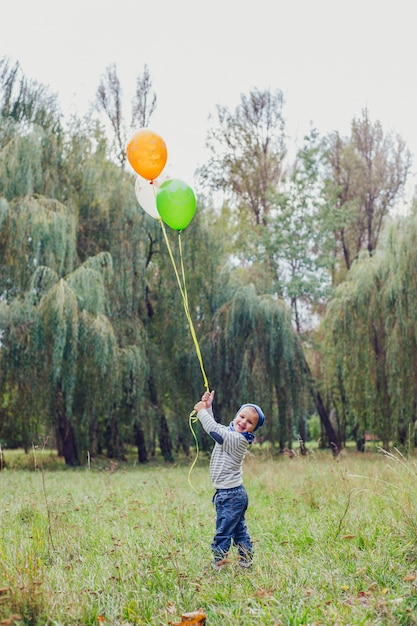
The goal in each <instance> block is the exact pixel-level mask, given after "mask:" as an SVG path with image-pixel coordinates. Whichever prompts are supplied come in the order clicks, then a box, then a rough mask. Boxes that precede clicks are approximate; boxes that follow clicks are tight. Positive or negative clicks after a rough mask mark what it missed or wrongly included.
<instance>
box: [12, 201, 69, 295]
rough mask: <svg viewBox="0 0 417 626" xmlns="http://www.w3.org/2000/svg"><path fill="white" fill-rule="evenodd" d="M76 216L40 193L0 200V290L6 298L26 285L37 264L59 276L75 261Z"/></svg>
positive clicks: (66, 271)
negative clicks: (0, 243) (39, 194)
mask: <svg viewBox="0 0 417 626" xmlns="http://www.w3.org/2000/svg"><path fill="white" fill-rule="evenodd" d="M76 224H77V220H76V216H75V215H74V212H73V211H71V210H68V208H67V207H66V206H64V205H63V204H61V203H60V202H57V201H56V200H51V199H48V198H44V197H42V196H40V197H35V196H25V197H23V198H16V199H15V200H12V201H11V202H7V201H6V200H4V199H3V201H2V202H0V229H1V242H2V245H1V247H0V267H1V270H2V271H1V274H0V292H1V293H2V294H3V297H6V298H10V297H13V296H15V295H19V294H21V293H23V292H25V291H26V290H27V289H28V286H29V283H30V280H31V276H32V274H33V272H34V271H35V270H36V268H37V267H40V266H47V267H49V268H51V269H52V270H54V271H55V272H56V273H57V274H58V275H59V276H63V275H64V274H65V273H68V272H70V271H72V269H73V268H74V267H75V265H76V260H77V257H76V245H75V244H76Z"/></svg>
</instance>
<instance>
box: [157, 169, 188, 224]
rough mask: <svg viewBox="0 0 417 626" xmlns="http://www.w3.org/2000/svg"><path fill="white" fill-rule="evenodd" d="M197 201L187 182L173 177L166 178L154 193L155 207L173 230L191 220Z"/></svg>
mask: <svg viewBox="0 0 417 626" xmlns="http://www.w3.org/2000/svg"><path fill="white" fill-rule="evenodd" d="M196 206H197V202H196V199H195V195H194V191H193V190H192V189H191V187H190V186H189V185H187V183H184V181H182V180H179V179H178V178H173V179H171V180H166V181H165V182H163V183H162V185H161V186H160V187H159V189H158V192H157V194H156V208H157V209H158V213H159V215H160V216H161V218H162V220H163V221H164V222H165V224H167V225H168V226H169V227H170V228H173V229H174V230H184V228H186V227H187V226H188V224H189V223H190V222H191V220H192V219H193V217H194V214H195V211H196Z"/></svg>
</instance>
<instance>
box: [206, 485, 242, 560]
mask: <svg viewBox="0 0 417 626" xmlns="http://www.w3.org/2000/svg"><path fill="white" fill-rule="evenodd" d="M213 502H214V505H215V507H216V514H217V518H216V534H215V536H214V539H213V542H212V544H211V549H212V551H213V555H214V560H215V561H220V560H221V559H224V558H225V556H226V555H227V553H228V551H229V548H230V544H231V543H232V540H233V544H234V545H235V546H237V549H238V552H239V554H240V556H241V558H242V559H244V560H249V559H251V557H252V542H251V540H250V536H249V533H248V529H247V527H246V521H245V513H246V510H247V508H248V494H247V493H246V489H245V488H244V486H243V485H240V486H239V487H233V488H232V489H218V490H217V491H216V493H215V494H214V497H213Z"/></svg>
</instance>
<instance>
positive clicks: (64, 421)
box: [55, 388, 80, 467]
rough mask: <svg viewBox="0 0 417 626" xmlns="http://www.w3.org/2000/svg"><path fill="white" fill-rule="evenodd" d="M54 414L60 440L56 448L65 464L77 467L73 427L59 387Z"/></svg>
mask: <svg viewBox="0 0 417 626" xmlns="http://www.w3.org/2000/svg"><path fill="white" fill-rule="evenodd" d="M55 414H56V417H57V424H58V429H57V430H58V438H59V441H60V445H59V446H58V449H60V450H62V455H63V457H64V460H65V464H66V465H70V466H72V467H77V466H78V465H80V460H79V458H78V452H77V444H76V441H75V433H74V428H73V426H72V424H71V422H70V421H69V419H68V417H67V414H66V412H65V402H64V394H63V392H62V390H61V389H60V388H59V389H58V391H57V393H56V397H55Z"/></svg>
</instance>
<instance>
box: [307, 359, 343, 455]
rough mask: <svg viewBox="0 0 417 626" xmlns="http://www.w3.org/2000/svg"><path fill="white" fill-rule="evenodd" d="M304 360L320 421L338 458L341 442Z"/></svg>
mask: <svg viewBox="0 0 417 626" xmlns="http://www.w3.org/2000/svg"><path fill="white" fill-rule="evenodd" d="M303 360H304V371H305V373H306V374H307V376H308V379H309V381H310V392H311V395H312V396H313V399H314V403H315V405H316V408H317V412H318V414H319V417H320V421H321V423H322V424H323V426H324V429H325V431H326V435H327V438H328V440H329V444H330V446H331V448H332V452H333V455H334V456H338V455H339V453H340V441H339V437H338V436H337V434H336V432H335V430H334V428H333V425H332V423H331V421H330V417H329V414H328V412H327V411H326V407H325V406H324V402H323V399H322V397H321V394H320V392H319V390H318V389H317V387H316V383H315V381H314V378H313V376H312V374H311V370H310V367H309V365H308V363H307V360H306V358H305V357H304V356H303Z"/></svg>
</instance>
